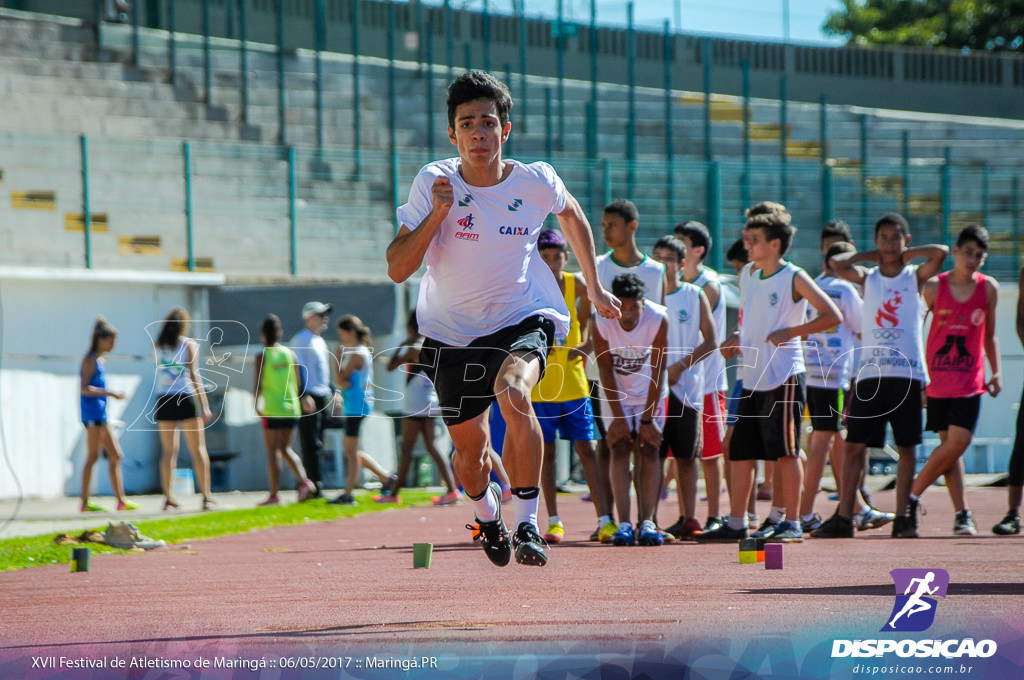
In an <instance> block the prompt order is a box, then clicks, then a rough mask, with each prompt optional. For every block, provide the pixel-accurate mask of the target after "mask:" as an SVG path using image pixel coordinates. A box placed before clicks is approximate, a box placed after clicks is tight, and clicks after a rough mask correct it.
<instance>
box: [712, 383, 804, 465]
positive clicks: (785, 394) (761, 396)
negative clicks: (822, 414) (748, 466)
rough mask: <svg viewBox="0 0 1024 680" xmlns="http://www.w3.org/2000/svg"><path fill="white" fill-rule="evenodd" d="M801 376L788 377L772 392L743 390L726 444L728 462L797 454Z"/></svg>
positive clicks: (801, 400) (798, 448) (800, 412)
mask: <svg viewBox="0 0 1024 680" xmlns="http://www.w3.org/2000/svg"><path fill="white" fill-rule="evenodd" d="M805 401H806V397H805V393H804V374H803V373H798V374H797V375H791V376H790V377H789V378H787V379H786V382H784V383H782V384H781V385H779V386H778V387H776V388H775V389H771V390H766V391H764V392H753V391H751V390H743V393H742V394H741V395H740V400H739V402H738V408H737V411H736V425H735V426H733V430H732V440H731V441H730V443H729V460H772V461H774V460H781V459H782V458H785V457H786V456H798V455H800V421H801V420H802V419H803V417H804V403H805Z"/></svg>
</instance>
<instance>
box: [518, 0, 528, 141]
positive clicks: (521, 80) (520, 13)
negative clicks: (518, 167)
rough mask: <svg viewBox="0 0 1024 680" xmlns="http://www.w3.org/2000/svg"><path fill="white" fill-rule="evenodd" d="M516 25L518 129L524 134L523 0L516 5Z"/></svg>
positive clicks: (524, 9) (524, 62)
mask: <svg viewBox="0 0 1024 680" xmlns="http://www.w3.org/2000/svg"><path fill="white" fill-rule="evenodd" d="M516 23H517V25H518V26H517V27H518V29H519V106H520V113H519V128H520V130H522V131H523V132H526V125H527V123H526V118H527V116H526V112H527V110H528V107H527V105H526V95H527V80H529V78H528V77H527V73H526V69H527V66H526V48H527V35H526V2H525V0H519V2H517V3H516Z"/></svg>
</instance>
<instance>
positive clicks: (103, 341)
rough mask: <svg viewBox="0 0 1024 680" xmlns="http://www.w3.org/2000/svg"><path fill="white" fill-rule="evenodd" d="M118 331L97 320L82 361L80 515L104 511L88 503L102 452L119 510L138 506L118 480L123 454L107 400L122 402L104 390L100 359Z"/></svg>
mask: <svg viewBox="0 0 1024 680" xmlns="http://www.w3.org/2000/svg"><path fill="white" fill-rule="evenodd" d="M116 340H117V329H116V328H114V327H113V326H112V325H110V324H109V323H108V322H107V320H106V319H104V318H103V317H102V316H101V317H100V318H98V319H96V325H95V326H93V329H92V344H91V345H90V346H89V351H88V353H86V355H85V357H83V358H82V369H81V377H82V382H81V387H80V393H81V404H82V424H83V425H85V447H86V458H85V467H84V468H83V469H82V512H106V510H107V509H106V508H105V507H103V506H102V505H97V504H96V503H91V502H90V501H89V486H90V484H91V483H92V467H93V465H95V464H96V461H97V460H99V457H100V450H101V449H102V450H103V453H104V455H105V456H106V458H107V464H108V465H109V466H110V486H111V488H112V489H113V491H114V495H115V496H116V497H117V509H118V510H135V509H136V508H138V507H139V506H138V505H137V504H136V503H132V502H131V501H129V500H128V499H127V498H125V496H124V484H123V482H122V477H121V459H122V458H124V453H123V452H122V451H121V445H120V444H119V443H118V441H117V437H115V436H114V433H113V432H112V431H111V430H110V427H109V426H108V425H107V397H113V398H114V399H124V393H123V392H116V391H114V390H110V389H107V368H106V366H105V364H104V362H103V355H104V354H106V353H107V352H109V351H110V350H112V349H114V342H115V341H116Z"/></svg>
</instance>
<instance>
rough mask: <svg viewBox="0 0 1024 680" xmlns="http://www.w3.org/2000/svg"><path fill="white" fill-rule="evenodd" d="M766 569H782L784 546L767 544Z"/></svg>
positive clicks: (765, 553) (765, 549)
mask: <svg viewBox="0 0 1024 680" xmlns="http://www.w3.org/2000/svg"><path fill="white" fill-rule="evenodd" d="M764 568H765V569H782V544H781V543H766V544H765V546H764Z"/></svg>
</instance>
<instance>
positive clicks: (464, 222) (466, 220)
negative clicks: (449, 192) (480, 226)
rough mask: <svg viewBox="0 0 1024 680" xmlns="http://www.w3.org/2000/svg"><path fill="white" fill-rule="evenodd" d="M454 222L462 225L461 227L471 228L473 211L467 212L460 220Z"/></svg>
mask: <svg viewBox="0 0 1024 680" xmlns="http://www.w3.org/2000/svg"><path fill="white" fill-rule="evenodd" d="M456 224H457V225H459V226H460V227H462V228H463V229H472V228H473V213H469V214H468V215H466V216H465V217H463V218H462V219H461V220H459V221H457V222H456Z"/></svg>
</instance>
